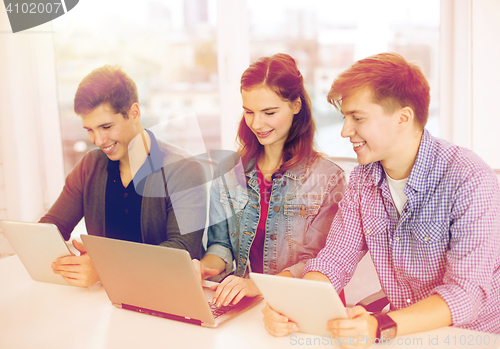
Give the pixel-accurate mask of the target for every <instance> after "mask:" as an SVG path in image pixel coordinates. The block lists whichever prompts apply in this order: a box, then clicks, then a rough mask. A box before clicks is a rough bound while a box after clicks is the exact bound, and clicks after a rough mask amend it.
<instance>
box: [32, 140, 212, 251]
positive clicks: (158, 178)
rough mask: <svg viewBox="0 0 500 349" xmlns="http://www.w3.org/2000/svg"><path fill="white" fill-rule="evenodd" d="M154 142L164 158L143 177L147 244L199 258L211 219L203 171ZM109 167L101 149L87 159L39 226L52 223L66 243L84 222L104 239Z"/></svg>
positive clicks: (173, 149)
mask: <svg viewBox="0 0 500 349" xmlns="http://www.w3.org/2000/svg"><path fill="white" fill-rule="evenodd" d="M152 143H153V144H152V147H153V146H154V144H158V146H159V149H160V150H161V152H162V153H163V154H162V153H160V154H162V155H163V159H161V158H160V161H158V159H153V161H152V163H154V172H151V173H149V174H148V175H147V176H146V177H145V182H144V187H143V189H142V190H141V191H143V198H142V207H141V234H142V239H143V242H144V243H147V244H152V245H162V246H168V247H174V248H180V249H185V250H187V251H188V252H189V253H190V254H191V258H197V259H201V257H203V252H204V250H203V245H202V237H203V229H204V227H205V223H206V214H207V191H206V187H205V183H206V179H205V172H204V169H203V167H202V165H201V164H200V163H199V162H198V161H196V160H195V159H194V158H192V157H191V158H190V157H188V156H189V155H188V154H187V153H185V152H184V151H182V150H181V149H179V148H177V147H175V146H173V145H171V144H169V143H165V142H161V141H156V140H155V138H154V136H153V137H152ZM148 160H149V157H148ZM148 160H146V161H148ZM162 160H163V164H162ZM107 163H108V157H107V156H106V155H105V154H104V153H103V152H102V151H101V150H100V149H94V150H91V151H89V152H88V153H87V154H85V155H84V157H83V158H82V159H81V160H80V162H79V163H78V164H77V165H76V166H75V168H74V169H73V170H72V171H71V173H70V174H69V175H68V177H67V178H66V183H65V185H64V188H63V191H62V193H61V195H60V196H59V198H58V199H57V201H56V202H55V203H54V205H53V206H52V207H51V209H50V210H49V212H48V213H47V214H46V215H45V216H44V217H42V219H41V220H40V222H44V223H54V224H55V225H57V227H58V228H59V230H60V231H61V234H62V235H63V237H64V239H65V240H68V239H69V238H70V235H71V232H72V231H73V228H74V227H75V225H76V224H78V222H79V221H80V220H81V218H82V217H85V224H86V226H87V232H88V234H90V235H97V236H106V235H105V231H106V230H105V226H104V225H105V212H104V211H105V197H106V181H107V176H108V172H107ZM162 165H163V166H162ZM161 167H163V171H162V170H161ZM165 181H166V184H167V185H166V186H165V185H164V183H165ZM136 187H137V186H136ZM174 208H175V213H174ZM181 232H182V234H181Z"/></svg>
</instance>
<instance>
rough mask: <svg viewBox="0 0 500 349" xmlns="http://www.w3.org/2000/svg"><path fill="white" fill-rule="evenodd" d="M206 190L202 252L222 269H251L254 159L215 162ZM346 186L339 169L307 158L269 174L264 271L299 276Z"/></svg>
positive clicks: (256, 213) (240, 272)
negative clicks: (219, 261)
mask: <svg viewBox="0 0 500 349" xmlns="http://www.w3.org/2000/svg"><path fill="white" fill-rule="evenodd" d="M214 178H216V179H215V180H214V181H213V182H212V186H211V189H210V226H209V228H208V249H207V252H206V253H207V254H214V255H216V256H218V257H220V258H222V259H223V260H224V261H225V262H226V271H225V273H226V274H227V273H229V272H231V271H233V261H235V264H236V270H235V272H234V274H235V275H236V276H240V277H244V276H246V275H247V273H248V271H250V268H249V263H250V257H249V256H250V247H251V245H252V242H253V239H254V237H255V234H256V230H257V225H258V223H259V218H260V190H259V184H258V181H257V170H256V168H255V160H254V161H252V162H250V163H249V164H247V165H246V166H245V170H243V166H242V164H241V161H240V159H239V157H238V156H233V157H230V158H226V159H225V160H223V161H222V162H221V164H220V165H219V166H218V168H217V170H216V173H215V176H214ZM345 185H346V180H345V175H344V171H343V170H342V169H341V168H340V167H339V166H337V165H336V164H335V163H333V162H332V161H330V160H327V159H325V158H324V157H321V156H319V157H317V158H316V159H315V160H314V161H311V159H309V158H307V159H304V160H302V161H301V162H300V163H299V164H298V165H297V166H296V167H295V168H292V169H290V170H288V171H286V172H285V173H284V174H283V175H282V176H276V175H273V180H272V188H271V195H270V201H269V211H268V215H267V220H266V231H265V234H266V235H265V239H264V251H263V257H264V261H263V262H264V263H263V271H264V273H265V274H277V273H280V272H282V271H285V270H288V271H290V272H291V273H292V274H293V276H294V277H301V276H302V272H303V270H304V268H305V263H306V261H307V260H308V259H310V258H314V257H316V255H317V253H318V252H319V251H320V250H321V249H322V248H323V247H324V245H325V241H326V237H327V235H328V232H329V230H330V226H331V223H332V220H333V217H334V216H335V213H336V212H337V209H338V203H339V202H340V201H341V200H342V197H343V194H344V188H345Z"/></svg>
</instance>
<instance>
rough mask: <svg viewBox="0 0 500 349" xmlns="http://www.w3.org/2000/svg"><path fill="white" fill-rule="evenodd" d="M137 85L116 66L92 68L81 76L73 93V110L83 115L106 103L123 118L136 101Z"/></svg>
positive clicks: (137, 98)
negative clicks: (84, 75)
mask: <svg viewBox="0 0 500 349" xmlns="http://www.w3.org/2000/svg"><path fill="white" fill-rule="evenodd" d="M138 101H139V96H138V94H137V86H136V85H135V83H134V81H133V80H132V79H131V78H130V77H129V76H128V75H127V74H125V73H124V72H123V71H122V70H121V69H120V68H119V67H118V66H111V65H105V66H103V67H101V68H97V69H94V70H93V71H92V72H91V73H90V74H89V75H87V76H86V77H84V78H83V80H82V82H80V85H78V89H77V90H76V94H75V101H74V110H75V113H76V114H78V115H85V114H88V113H90V112H91V111H92V110H94V109H95V108H97V107H98V106H100V105H101V104H108V105H109V106H110V107H111V108H113V110H114V112H115V113H120V114H122V115H123V117H124V118H125V119H127V118H128V111H129V110H130V107H131V106H132V104H134V103H138Z"/></svg>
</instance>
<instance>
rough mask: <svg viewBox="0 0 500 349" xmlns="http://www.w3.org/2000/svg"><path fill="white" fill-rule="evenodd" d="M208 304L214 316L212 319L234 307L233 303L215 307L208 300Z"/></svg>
mask: <svg viewBox="0 0 500 349" xmlns="http://www.w3.org/2000/svg"><path fill="white" fill-rule="evenodd" d="M208 305H209V306H210V310H211V311H212V315H213V316H214V319H217V318H218V317H219V316H221V315H224V314H225V313H227V312H228V311H231V310H233V309H234V307H235V305H233V304H230V305H226V306H222V307H217V306H216V305H215V304H213V303H212V302H208Z"/></svg>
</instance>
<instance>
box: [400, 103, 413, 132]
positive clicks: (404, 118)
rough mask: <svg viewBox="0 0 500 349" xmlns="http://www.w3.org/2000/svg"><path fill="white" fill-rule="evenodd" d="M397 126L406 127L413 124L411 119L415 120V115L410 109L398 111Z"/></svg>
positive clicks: (405, 108)
mask: <svg viewBox="0 0 500 349" xmlns="http://www.w3.org/2000/svg"><path fill="white" fill-rule="evenodd" d="M398 114H399V115H398V125H400V126H404V127H407V126H408V125H412V124H413V119H414V118H415V113H414V112H413V109H412V108H410V107H404V108H401V109H400V110H399V113H398Z"/></svg>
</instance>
